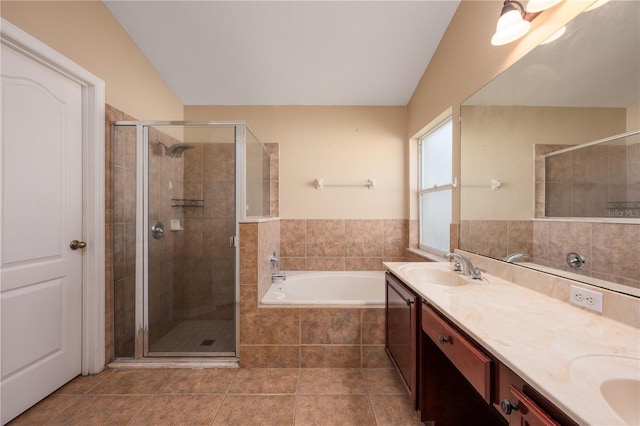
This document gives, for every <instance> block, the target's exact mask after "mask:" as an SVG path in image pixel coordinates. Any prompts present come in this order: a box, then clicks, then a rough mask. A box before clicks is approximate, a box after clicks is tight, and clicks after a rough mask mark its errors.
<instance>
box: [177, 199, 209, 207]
mask: <svg viewBox="0 0 640 426" xmlns="http://www.w3.org/2000/svg"><path fill="white" fill-rule="evenodd" d="M171 207H204V200H192V199H188V198H172V199H171Z"/></svg>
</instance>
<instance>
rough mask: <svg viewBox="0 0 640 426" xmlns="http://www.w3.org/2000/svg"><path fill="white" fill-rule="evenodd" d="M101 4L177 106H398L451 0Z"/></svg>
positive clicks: (429, 52)
mask: <svg viewBox="0 0 640 426" xmlns="http://www.w3.org/2000/svg"><path fill="white" fill-rule="evenodd" d="M104 4H105V5H106V7H107V8H108V9H109V10H110V12H111V13H112V14H113V16H114V17H115V18H116V20H118V22H119V23H120V24H121V25H122V27H123V28H124V29H125V31H126V32H127V33H128V34H129V36H130V37H131V39H132V40H133V41H134V42H135V43H136V45H137V46H138V47H139V48H140V50H141V51H142V52H143V53H144V54H145V55H146V57H147V58H148V59H149V61H150V62H151V63H152V64H153V66H154V67H155V68H156V70H157V71H158V72H159V73H160V75H161V76H162V77H163V78H164V80H165V81H166V83H167V84H168V85H169V86H170V87H171V89H172V90H173V91H174V92H175V94H176V95H177V96H178V97H179V98H180V100H181V101H182V102H183V103H184V104H185V105H406V104H407V103H408V102H409V99H410V97H411V95H412V93H413V91H414V90H415V88H416V86H417V84H418V82H419V80H420V77H421V76H422V74H423V73H424V71H425V69H426V67H427V65H428V64H429V61H430V60H431V57H432V56H433V54H434V52H435V50H436V48H437V46H438V44H439V43H440V40H441V38H442V35H443V34H444V32H445V30H446V28H447V27H448V25H449V22H450V21H451V18H452V16H453V14H454V13H455V11H456V9H457V7H458V4H459V0H440V1H437V0H430V1H358V0H356V1H211V0H209V1H185V0H172V1H104Z"/></svg>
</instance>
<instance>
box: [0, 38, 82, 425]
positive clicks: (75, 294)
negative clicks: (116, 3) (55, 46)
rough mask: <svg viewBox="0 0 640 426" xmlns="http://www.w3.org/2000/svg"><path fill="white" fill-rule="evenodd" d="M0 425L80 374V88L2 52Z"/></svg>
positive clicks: (9, 51) (20, 57)
mask: <svg viewBox="0 0 640 426" xmlns="http://www.w3.org/2000/svg"><path fill="white" fill-rule="evenodd" d="M1 55H2V56H1V58H2V68H1V74H2V89H1V92H0V93H1V102H2V105H1V120H2V121H1V127H0V129H1V132H0V133H1V136H0V137H1V146H2V151H1V156H2V160H1V162H2V169H1V170H2V189H1V191H2V192H1V197H0V198H1V231H2V234H1V240H2V247H1V252H0V253H1V256H0V261H1V267H2V271H1V280H0V301H1V307H0V312H1V319H2V321H1V327H2V336H1V351H2V368H1V369H2V382H1V404H2V406H1V412H2V423H3V424H4V423H6V422H8V421H9V420H11V419H12V418H14V417H15V416H17V415H18V414H20V413H21V412H23V411H24V410H26V409H27V408H29V407H30V406H32V405H33V404H35V403H36V402H38V401H39V400H41V399H42V398H44V397H45V396H47V395H49V394H50V393H51V392H53V391H54V390H55V389H57V388H58V387H60V386H62V385H63V384H65V383H66V382H68V381H69V380H71V379H72V378H74V377H75V376H77V375H78V374H80V372H81V367H82V366H81V362H82V361H81V356H82V346H81V344H82V289H83V287H82V256H83V254H82V250H81V249H80V250H72V249H71V248H70V242H71V241H72V240H80V241H82V240H83V235H82V230H83V226H82V220H83V212H82V206H83V205H82V185H83V184H82V182H83V175H82V155H83V154H82V140H83V129H82V123H83V121H82V118H83V117H82V114H83V109H82V108H83V107H82V106H83V98H82V96H83V95H82V86H81V85H80V84H78V83H77V82H75V81H73V80H71V79H69V78H67V77H66V76H64V75H62V74H60V73H58V72H56V71H54V70H52V69H51V68H49V67H47V66H44V65H41V64H40V63H39V62H36V61H34V60H32V59H30V58H28V57H26V56H24V55H23V54H21V53H18V52H17V51H16V50H14V49H12V48H10V47H7V46H5V45H2V51H1Z"/></svg>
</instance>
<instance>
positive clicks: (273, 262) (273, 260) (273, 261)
mask: <svg viewBox="0 0 640 426" xmlns="http://www.w3.org/2000/svg"><path fill="white" fill-rule="evenodd" d="M269 261H270V262H271V269H273V268H277V267H278V256H276V252H275V251H274V252H273V253H271V258H270V259H269Z"/></svg>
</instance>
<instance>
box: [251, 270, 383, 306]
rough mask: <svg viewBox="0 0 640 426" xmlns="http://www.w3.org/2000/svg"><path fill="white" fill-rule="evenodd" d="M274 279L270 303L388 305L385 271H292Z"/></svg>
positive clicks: (266, 298) (268, 297)
mask: <svg viewBox="0 0 640 426" xmlns="http://www.w3.org/2000/svg"><path fill="white" fill-rule="evenodd" d="M285 274H286V276H287V279H286V280H284V281H282V280H276V281H274V282H273V283H271V286H270V287H269V290H268V291H267V293H266V294H265V295H264V297H263V298H262V303H263V304H266V305H384V302H385V285H384V271H321V272H315V271H291V272H285Z"/></svg>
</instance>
